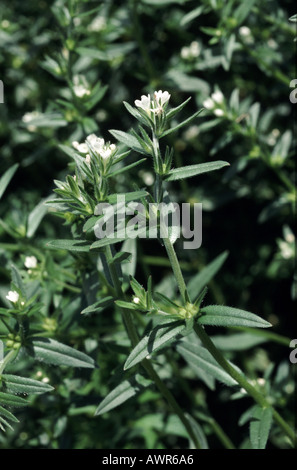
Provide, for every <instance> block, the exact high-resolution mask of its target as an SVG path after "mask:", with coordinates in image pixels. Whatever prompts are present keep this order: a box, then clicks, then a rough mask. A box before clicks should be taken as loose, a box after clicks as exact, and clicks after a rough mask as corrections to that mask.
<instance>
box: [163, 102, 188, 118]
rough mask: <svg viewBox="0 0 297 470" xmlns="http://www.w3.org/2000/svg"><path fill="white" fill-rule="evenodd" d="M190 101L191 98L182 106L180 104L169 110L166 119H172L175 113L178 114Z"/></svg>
mask: <svg viewBox="0 0 297 470" xmlns="http://www.w3.org/2000/svg"><path fill="white" fill-rule="evenodd" d="M190 99H191V96H190V97H189V98H187V99H186V100H185V101H184V102H183V103H182V104H180V105H179V106H177V107H176V108H172V109H170V111H168V113H166V118H167V119H172V118H173V117H174V116H175V115H176V114H177V113H179V112H180V111H181V110H182V109H183V108H184V107H185V106H186V104H187V103H188V102H189V101H190Z"/></svg>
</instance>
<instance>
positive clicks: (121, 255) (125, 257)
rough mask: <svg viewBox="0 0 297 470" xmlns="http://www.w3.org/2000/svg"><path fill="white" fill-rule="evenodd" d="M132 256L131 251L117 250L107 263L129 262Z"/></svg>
mask: <svg viewBox="0 0 297 470" xmlns="http://www.w3.org/2000/svg"><path fill="white" fill-rule="evenodd" d="M131 258H132V253H128V252H127V251H119V252H118V253H117V254H116V255H115V256H114V257H113V258H111V259H110V260H109V261H108V264H109V265H111V264H120V263H130V261H131Z"/></svg>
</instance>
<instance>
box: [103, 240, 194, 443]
mask: <svg viewBox="0 0 297 470" xmlns="http://www.w3.org/2000/svg"><path fill="white" fill-rule="evenodd" d="M105 256H106V260H107V262H108V260H110V259H111V258H112V253H111V249H110V246H107V247H106V248H105ZM109 272H110V276H111V279H112V282H113V285H114V288H115V291H116V294H117V296H118V298H119V299H121V300H125V294H124V293H123V290H122V287H121V284H120V281H119V278H118V274H117V271H116V269H115V266H114V264H109ZM121 312H122V316H123V320H124V323H125V327H126V330H127V334H128V336H129V339H130V341H131V344H132V346H133V347H135V346H136V345H137V344H138V342H139V337H138V333H137V330H136V328H135V325H134V323H133V321H132V314H131V312H130V311H129V310H127V309H121ZM141 365H142V366H143V368H144V369H145V370H146V372H147V374H148V375H149V377H150V378H151V379H152V381H153V382H154V383H155V385H156V387H157V388H158V389H159V391H160V392H161V394H162V396H163V397H164V398H165V399H166V400H167V401H168V403H169V405H170V406H171V408H172V410H173V411H174V412H175V413H176V414H177V416H178V417H179V419H180V420H181V422H182V423H183V425H184V426H185V428H186V430H187V432H188V434H189V437H190V438H191V439H192V441H193V442H194V445H195V447H196V448H197V449H200V448H201V445H200V442H199V440H198V438H197V436H196V434H195V432H194V431H193V429H192V426H191V424H190V422H189V421H188V419H187V418H186V416H185V415H184V412H183V411H182V409H181V408H180V406H179V404H178V403H177V401H176V400H175V398H174V396H173V395H172V393H171V392H170V390H169V389H168V388H167V387H166V385H165V384H164V383H163V382H162V380H161V379H160V377H159V375H158V374H157V372H156V371H155V369H154V368H153V366H152V365H151V363H150V362H149V361H148V360H147V359H144V360H143V361H142V362H141Z"/></svg>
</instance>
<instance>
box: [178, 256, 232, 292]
mask: <svg viewBox="0 0 297 470" xmlns="http://www.w3.org/2000/svg"><path fill="white" fill-rule="evenodd" d="M227 256H228V251H224V253H221V254H220V255H219V256H217V257H216V258H215V259H214V260H213V261H212V262H211V263H209V264H208V265H207V266H205V268H203V269H202V270H201V271H200V272H199V273H198V274H196V276H194V277H192V278H191V280H190V282H189V284H188V286H187V289H188V294H189V296H190V299H195V298H196V297H197V296H198V295H199V294H200V292H201V291H202V289H203V288H204V287H205V286H206V285H207V284H208V283H209V281H211V280H212V278H213V277H214V276H215V275H216V273H217V272H218V271H219V269H220V268H221V267H222V265H223V263H224V262H225V260H226V258H227Z"/></svg>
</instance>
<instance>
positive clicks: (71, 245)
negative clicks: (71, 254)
mask: <svg viewBox="0 0 297 470" xmlns="http://www.w3.org/2000/svg"><path fill="white" fill-rule="evenodd" d="M46 246H47V247H49V248H54V249H56V250H67V251H76V252H88V251H90V248H91V245H90V242H88V241H87V240H52V241H50V242H48V243H47V244H46Z"/></svg>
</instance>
